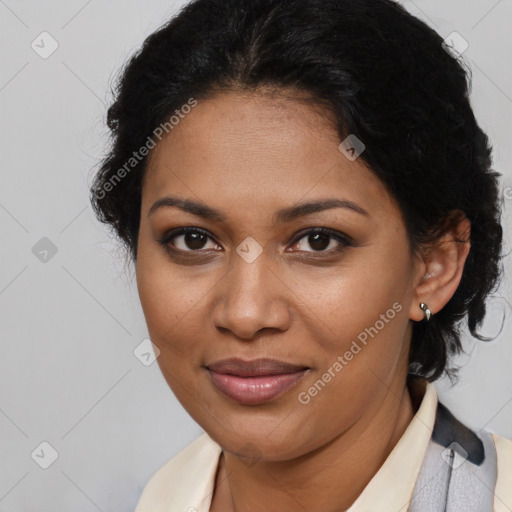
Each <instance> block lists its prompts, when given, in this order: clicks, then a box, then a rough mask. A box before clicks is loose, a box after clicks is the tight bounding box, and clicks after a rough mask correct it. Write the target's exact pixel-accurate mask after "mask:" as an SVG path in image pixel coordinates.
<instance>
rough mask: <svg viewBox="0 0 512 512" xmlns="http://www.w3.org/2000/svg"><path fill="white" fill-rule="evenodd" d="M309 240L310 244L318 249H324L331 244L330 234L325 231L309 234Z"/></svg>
mask: <svg viewBox="0 0 512 512" xmlns="http://www.w3.org/2000/svg"><path fill="white" fill-rule="evenodd" d="M322 239H323V240H322ZM308 242H309V245H310V246H311V247H312V248H313V249H315V250H316V251H323V250H324V249H325V248H326V247H328V246H329V235H326V234H324V233H316V234H314V235H309V237H308Z"/></svg>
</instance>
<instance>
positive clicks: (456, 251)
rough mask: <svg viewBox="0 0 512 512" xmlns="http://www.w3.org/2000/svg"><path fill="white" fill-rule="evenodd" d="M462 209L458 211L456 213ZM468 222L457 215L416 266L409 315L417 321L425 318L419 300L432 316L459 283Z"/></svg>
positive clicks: (468, 235)
mask: <svg viewBox="0 0 512 512" xmlns="http://www.w3.org/2000/svg"><path fill="white" fill-rule="evenodd" d="M460 213H462V212H459V214H460ZM470 233H471V223H470V222H469V220H468V219H467V218H466V217H465V216H464V215H461V216H460V217H459V218H458V220H456V221H455V222H454V223H453V221H452V225H451V227H450V228H449V229H448V230H447V231H445V233H444V234H443V235H442V236H441V237H440V238H439V239H438V240H437V241H436V242H435V243H434V245H433V246H431V247H429V249H428V251H426V252H425V253H424V254H423V255H422V258H421V262H420V264H419V265H418V269H419V270H418V277H417V280H416V288H415V290H414V298H413V302H412V304H411V308H410V311H409V318H410V319H411V320H415V321H417V322H419V321H421V320H423V319H424V317H425V313H424V312H423V310H422V309H421V308H420V303H421V302H424V303H425V304H427V306H428V308H429V309H430V311H431V313H432V315H434V314H435V313H437V312H438V311H440V310H441V309H443V307H444V306H445V305H446V303H447V302H448V301H449V300H450V299H451V298H452V296H453V294H454V293H455V291H456V290H457V287H458V286H459V283H460V280H461V278H462V272H463V270H464V264H465V262H466V258H467V256H468V253H469V249H470V248H471V243H470Z"/></svg>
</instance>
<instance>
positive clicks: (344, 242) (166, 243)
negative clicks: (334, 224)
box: [158, 227, 353, 257]
mask: <svg viewBox="0 0 512 512" xmlns="http://www.w3.org/2000/svg"><path fill="white" fill-rule="evenodd" d="M189 233H199V234H202V235H204V236H206V237H208V238H209V239H211V240H212V241H214V242H215V243H216V244H218V245H220V244H219V243H218V242H217V241H216V240H215V239H214V238H213V237H212V236H211V235H210V234H209V233H208V231H205V230H204V229H201V228H195V227H183V228H178V229H175V230H172V231H169V232H167V233H165V234H164V235H163V237H162V238H161V239H160V240H158V243H159V244H160V245H161V246H162V247H164V248H165V249H166V250H167V251H169V252H172V253H174V254H180V255H182V254H184V253H201V252H205V253H207V252H210V251H215V252H219V251H216V250H213V249H207V250H204V249H192V250H189V251H184V250H183V249H177V248H176V247H173V246H172V244H171V240H172V239H173V238H176V237H178V236H180V235H186V234H189ZM315 233H320V234H323V235H328V236H330V237H331V238H334V239H335V240H336V241H337V242H340V244H341V245H340V246H339V247H337V248H335V249H330V250H328V251H314V250H313V251H299V252H305V253H311V254H317V255H332V254H335V253H339V252H341V251H343V250H344V249H345V248H346V247H351V246H353V241H352V239H351V238H350V237H349V236H347V235H342V234H341V233H339V232H338V231H334V230H332V229H328V228H311V229H308V230H306V231H303V232H302V233H300V234H299V235H298V236H297V237H296V238H295V239H294V241H293V242H292V244H291V245H295V244H296V243H297V242H299V241H300V240H302V239H303V238H305V237H307V236H309V235H311V234H315ZM313 257H318V256H313Z"/></svg>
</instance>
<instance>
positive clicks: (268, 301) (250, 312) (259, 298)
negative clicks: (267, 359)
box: [212, 253, 293, 341]
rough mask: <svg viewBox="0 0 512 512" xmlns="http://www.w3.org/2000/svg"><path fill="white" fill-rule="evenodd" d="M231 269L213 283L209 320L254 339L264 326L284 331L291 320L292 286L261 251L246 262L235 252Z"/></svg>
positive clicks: (223, 328)
mask: <svg viewBox="0 0 512 512" xmlns="http://www.w3.org/2000/svg"><path fill="white" fill-rule="evenodd" d="M233 259H234V261H233V262H232V267H231V270H230V271H229V272H228V273H227V274H226V275H225V277H224V278H223V279H222V281H221V283H219V285H218V286H217V287H216V295H217V296H216V297H215V300H214V306H213V310H212V322H213V324H214V325H215V326H216V327H217V328H218V329H219V330H223V331H225V332H229V333H231V335H232V336H235V337H236V338H239V339H243V340H247V341H249V340H254V339H256V338H257V337H258V336H259V334H261V333H262V332H264V334H267V330H268V329H271V330H275V331H281V332H284V331H286V330H287V329H288V328H289V325H290V321H291V313H290V302H289V301H290V297H292V296H293V293H292V292H291V290H290V289H289V288H288V287H287V286H286V284H285V283H284V282H283V279H282V278H281V277H280V276H279V270H278V268H277V265H273V264H272V263H271V262H269V261H268V260H267V259H266V258H265V255H264V253H263V254H261V255H260V256H259V257H258V258H257V259H256V260H255V261H252V262H251V263H249V262H248V261H245V260H244V259H243V258H242V257H240V256H239V255H238V254H235V255H234V258H233Z"/></svg>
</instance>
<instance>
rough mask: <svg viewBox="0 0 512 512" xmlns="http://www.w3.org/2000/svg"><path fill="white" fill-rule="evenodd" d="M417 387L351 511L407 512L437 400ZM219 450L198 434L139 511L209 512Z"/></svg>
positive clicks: (510, 489) (503, 492)
mask: <svg viewBox="0 0 512 512" xmlns="http://www.w3.org/2000/svg"><path fill="white" fill-rule="evenodd" d="M418 386H419V388H420V389H419V393H422V394H423V398H422V400H421V404H420V406H419V408H418V410H417V411H416V414H415V415H414V417H413V419H412V421H411V423H410V424H409V425H408V427H407V429H406V430H405V432H404V433H403V435H402V437H401V438H400V439H399V441H398V443H397V444H396V445H395V447H394V448H393V450H392V451H391V453H390V454H389V455H388V457H387V459H386V460H385V461H384V464H383V465H382V466H381V467H380V468H379V470H378V471H377V473H376V474H375V475H374V476H373V478H372V479H371V480H370V482H369V483H368V484H367V486H366V487H365V488H364V489H363V491H362V493H361V494H360V495H359V497H358V498H357V499H356V501H355V502H354V503H353V504H352V506H351V507H350V508H349V509H348V511H347V512H375V511H376V510H378V511H379V512H388V511H389V512H397V511H403V512H404V511H405V510H406V508H405V506H406V505H407V506H408V504H409V503H410V500H411V499H412V494H413V491H414V486H415V483H416V480H417V478H418V474H419V471H420V468H421V465H422V463H423V458H424V456H425V452H426V450H427V445H428V443H429V441H430V438H431V435H432V430H433V428H434V422H435V416H436V409H437V402H438V398H437V393H436V391H435V389H434V386H433V385H432V384H431V383H430V382H428V381H427V380H423V381H422V383H420V384H419V385H418ZM421 388H423V389H421ZM492 437H493V440H494V444H495V446H496V450H497V463H498V472H497V481H496V487H495V498H494V512H512V441H511V440H509V439H507V438H504V437H502V436H499V435H497V434H492ZM221 452H222V449H221V447H220V446H219V445H218V444H217V443H216V442H214V441H213V440H212V439H211V438H210V437H209V436H208V434H206V433H204V434H202V435H201V436H199V437H198V438H197V439H196V440H195V441H193V442H192V443H191V444H189V445H188V446H187V447H186V448H185V449H184V450H183V451H181V452H180V453H178V454H177V455H176V456H175V457H173V458H172V459H171V460H169V461H168V462H167V463H166V464H164V465H163V466H162V467H161V468H160V469H159V470H158V471H157V472H156V473H155V474H154V475H153V476H152V478H151V479H150V480H149V482H148V483H147V484H146V486H145V488H144V490H143V492H142V495H141V498H140V500H139V503H138V504H137V508H136V510H135V512H209V510H210V504H211V501H212V496H213V491H214V485H215V476H216V472H217V466H218V462H219V457H220V454H221Z"/></svg>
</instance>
